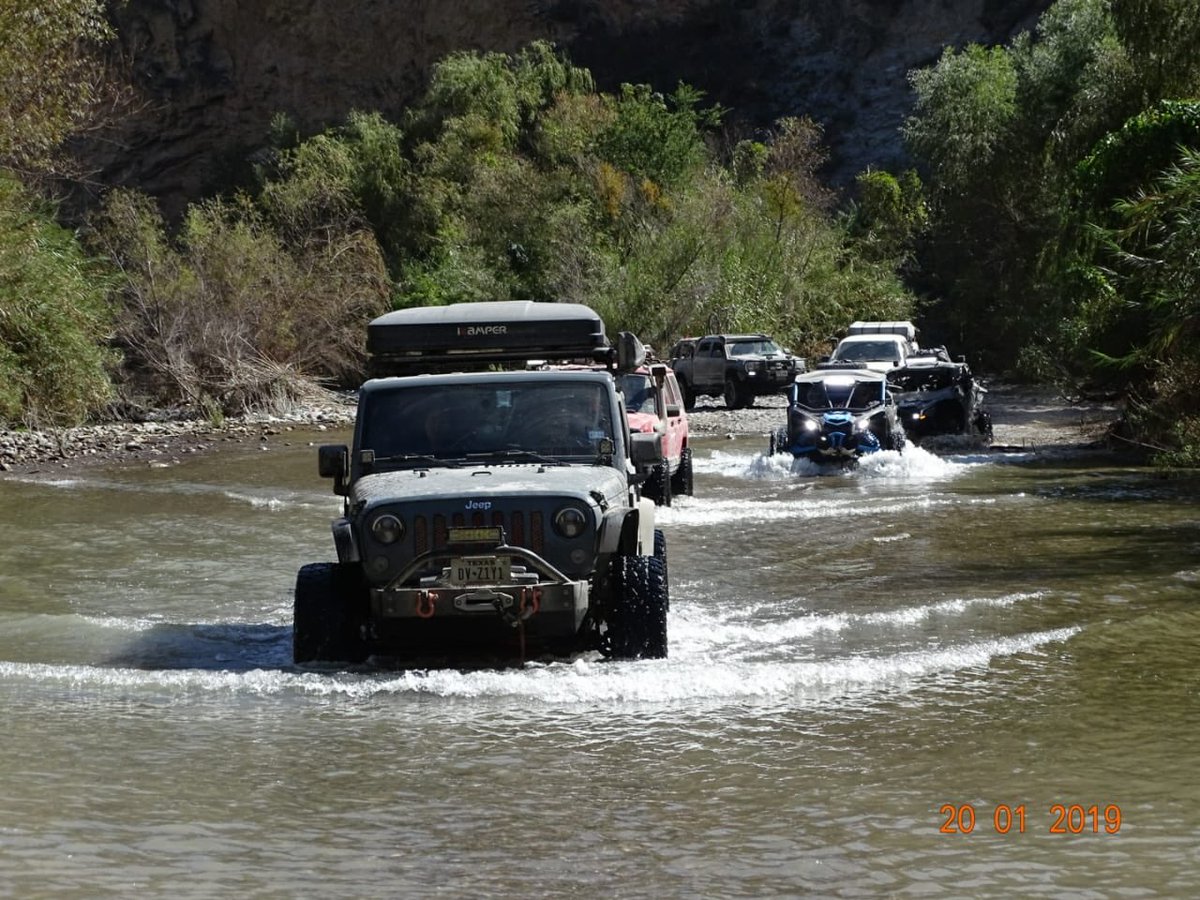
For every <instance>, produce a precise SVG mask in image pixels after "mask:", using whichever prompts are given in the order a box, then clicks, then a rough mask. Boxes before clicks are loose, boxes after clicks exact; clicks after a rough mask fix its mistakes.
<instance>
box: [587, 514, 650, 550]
mask: <svg viewBox="0 0 1200 900" xmlns="http://www.w3.org/2000/svg"><path fill="white" fill-rule="evenodd" d="M640 520H641V510H640V509H635V508H633V507H629V506H622V507H620V508H619V509H610V510H609V511H608V512H606V513H605V514H604V520H603V521H602V522H601V524H600V540H599V542H598V546H597V550H598V552H599V553H601V554H603V555H608V554H613V553H621V554H626V555H631V556H632V555H637V551H638V532H639V531H640V530H641V529H640V524H641V523H640Z"/></svg>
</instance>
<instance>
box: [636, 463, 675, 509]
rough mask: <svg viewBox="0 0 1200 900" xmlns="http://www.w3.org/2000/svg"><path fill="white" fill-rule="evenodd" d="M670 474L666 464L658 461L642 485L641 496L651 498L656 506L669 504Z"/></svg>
mask: <svg viewBox="0 0 1200 900" xmlns="http://www.w3.org/2000/svg"><path fill="white" fill-rule="evenodd" d="M671 487H672V484H671V476H670V475H668V474H667V464H666V463H660V464H659V465H657V466H655V467H654V469H653V471H651V473H650V477H649V478H647V479H646V482H645V483H644V484H643V485H642V496H643V497H648V498H649V499H651V500H653V501H654V502H655V503H656V504H657V505H658V506H670V505H671V493H672V492H671Z"/></svg>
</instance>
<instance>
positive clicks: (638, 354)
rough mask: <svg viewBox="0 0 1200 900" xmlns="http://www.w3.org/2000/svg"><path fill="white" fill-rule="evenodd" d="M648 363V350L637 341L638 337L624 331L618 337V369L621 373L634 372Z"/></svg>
mask: <svg viewBox="0 0 1200 900" xmlns="http://www.w3.org/2000/svg"><path fill="white" fill-rule="evenodd" d="M645 362H646V348H645V347H644V346H643V345H642V342H641V341H639V340H638V339H637V335H635V334H632V333H631V332H628V331H622V332H621V333H620V334H618V335H617V369H618V370H619V371H621V372H632V371H633V370H634V369H636V368H637V367H638V366H641V365H644V364H645Z"/></svg>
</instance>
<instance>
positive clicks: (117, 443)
mask: <svg viewBox="0 0 1200 900" xmlns="http://www.w3.org/2000/svg"><path fill="white" fill-rule="evenodd" d="M354 405H355V398H354V395H353V394H348V393H324V392H323V393H314V394H312V395H310V396H309V397H307V398H305V399H304V400H303V401H300V402H297V403H295V404H294V405H292V406H290V407H287V408H284V409H280V410H276V411H273V412H271V413H254V414H249V415H245V416H239V417H235V418H229V419H226V420H225V421H223V422H221V423H213V422H210V421H208V420H195V419H190V420H189V419H163V420H159V421H148V422H110V423H105V424H100V425H91V426H86V427H81V428H69V429H62V430H57V431H0V473H6V472H7V473H13V474H21V475H31V474H44V475H53V474H61V473H62V472H63V470H70V469H72V468H77V467H81V466H87V465H95V464H103V463H111V464H126V463H127V464H133V465H171V464H173V463H175V462H178V461H179V460H181V459H184V458H186V457H188V456H191V455H194V454H198V453H210V452H216V451H217V450H219V449H220V448H221V447H222V446H224V445H228V444H247V443H251V442H258V443H260V444H261V445H264V446H270V445H271V444H272V443H280V442H286V441H287V440H288V435H289V434H290V433H291V432H293V431H296V430H308V431H312V430H317V431H320V430H324V429H327V428H329V429H332V428H342V427H345V426H347V425H349V424H350V423H352V422H353V420H354ZM784 406H785V401H784V399H783V398H782V397H760V398H759V399H758V400H757V401H756V402H755V405H754V406H753V407H752V408H750V409H739V410H729V409H726V408H725V404H724V403H723V402H722V401H721V400H719V399H708V398H701V399H700V400H699V402H698V403H697V406H696V409H695V410H694V411H693V412H692V413H691V414H690V416H689V419H690V427H691V431H692V433H693V434H695V435H697V436H698V437H713V436H721V435H731V436H732V435H738V434H762V435H763V436H764V444H763V446H764V448H765V447H766V438H765V436H766V435H767V434H769V433H770V432H771V431H772V430H774V429H775V428H777V427H779V426H780V425H781V424H783V419H784ZM988 408H989V409H990V410H991V413H992V420H993V424H994V428H995V444H994V446H996V447H997V448H1001V447H1003V448H1020V449H1043V448H1061V449H1067V448H1071V447H1099V446H1102V445H1103V440H1104V434H1105V431H1106V429H1107V428H1108V426H1109V425H1110V424H1111V423H1112V422H1113V421H1114V420H1115V419H1116V418H1117V416H1118V414H1119V410H1118V409H1117V408H1116V407H1115V406H1112V405H1108V404H1102V403H1077V402H1071V401H1069V400H1067V399H1065V398H1063V397H1061V396H1059V395H1057V394H1056V393H1055V392H1054V391H1052V390H1050V389H1047V388H1040V387H1023V386H1013V385H1000V386H995V387H993V388H991V390H990V391H989V393H988Z"/></svg>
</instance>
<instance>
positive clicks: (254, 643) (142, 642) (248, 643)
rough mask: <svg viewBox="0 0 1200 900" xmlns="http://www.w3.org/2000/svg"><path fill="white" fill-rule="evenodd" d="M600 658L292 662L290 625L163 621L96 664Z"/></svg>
mask: <svg viewBox="0 0 1200 900" xmlns="http://www.w3.org/2000/svg"><path fill="white" fill-rule="evenodd" d="M579 659H596V660H599V659H600V655H599V654H598V653H586V654H578V653H577V654H573V655H562V656H553V655H546V654H541V655H538V656H536V657H534V656H530V657H529V658H528V659H526V660H522V659H520V658H519V657H517V656H512V655H487V654H470V655H466V654H454V655H445V654H440V655H424V656H419V657H404V658H399V657H389V656H372V657H371V658H370V659H369V660H367V661H366V662H365V663H357V664H348V663H316V664H312V665H299V666H298V665H296V664H295V663H293V662H292V628H291V626H288V625H267V624H254V625H248V624H229V625H222V624H217V625H213V624H203V625H199V624H178V623H176V624H167V623H161V624H156V625H152V626H151V627H149V628H146V629H144V630H142V631H140V632H138V634H137V635H136V636H135V637H133V638H131V639H130V640H128V641H127V642H126V643H125V645H124V646H122V647H121V648H119V649H118V650H117V651H115V652H112V653H109V654H108V655H107V656H106V657H105V658H104V660H103V661H102V663H101V664H102V665H105V666H112V667H116V668H126V669H138V670H142V671H154V670H157V671H182V670H198V671H204V672H229V673H241V672H253V671H256V670H261V669H274V670H280V671H301V672H306V671H313V672H330V671H354V672H364V673H370V672H387V673H393V672H409V671H426V670H435V669H436V670H449V671H457V672H462V673H468V672H481V671H504V670H508V669H520V668H523V667H524V666H525V665H526V664H527V663H534V664H540V665H546V664H550V663H572V662H575V661H577V660H579Z"/></svg>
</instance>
